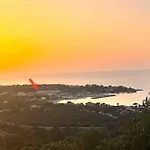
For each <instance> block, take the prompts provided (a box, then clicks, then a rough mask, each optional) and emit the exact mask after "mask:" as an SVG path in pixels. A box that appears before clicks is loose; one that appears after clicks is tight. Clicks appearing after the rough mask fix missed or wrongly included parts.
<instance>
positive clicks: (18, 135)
mask: <svg viewBox="0 0 150 150" xmlns="http://www.w3.org/2000/svg"><path fill="white" fill-rule="evenodd" d="M149 118H150V112H149V111H145V112H143V113H142V114H138V115H134V117H132V118H131V119H129V120H128V121H126V122H125V123H124V124H123V125H121V126H120V127H119V128H118V130H117V131H116V134H115V135H114V134H112V130H113V129H111V130H105V129H94V128H93V129H89V130H85V129H78V128H64V129H60V128H53V129H52V130H45V129H39V128H30V129H27V128H21V127H19V126H16V125H13V126H12V125H4V124H1V125H0V128H1V131H0V148H1V149H3V150H127V149H128V150H149V149H150V141H149V139H150V119H149Z"/></svg>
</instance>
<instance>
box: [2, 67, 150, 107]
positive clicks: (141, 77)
mask: <svg viewBox="0 0 150 150" xmlns="http://www.w3.org/2000/svg"><path fill="white" fill-rule="evenodd" d="M30 78H32V79H33V80H34V81H35V82H36V83H37V84H69V85H86V84H97V85H106V86H109V85H112V86H113V85H114V86H119V85H122V86H126V87H132V88H136V89H142V90H143V91H140V92H137V93H133V94H118V95H117V96H115V97H107V98H100V99H91V98H86V99H78V100H69V101H72V102H73V103H84V104H85V103H87V102H89V101H90V102H93V103H97V102H100V103H106V104H110V105H117V103H119V104H120V105H127V106H131V105H132V104H133V103H135V102H136V103H139V104H141V103H142V101H143V100H144V99H145V98H146V96H148V93H149V92H150V70H149V69H145V70H122V71H121V70H119V71H118V70H116V71H93V72H76V73H57V74H48V73H46V72H42V73H40V74H35V75H31V76H30ZM5 80H6V79H5ZM5 80H4V79H3V78H2V79H0V82H1V84H2V83H4V82H5ZM6 81H7V82H9V83H10V84H12V83H13V84H16V83H18V84H29V81H28V77H27V76H23V77H22V78H20V79H19V78H17V79H16V80H15V79H13V76H11V78H9V79H7V80H6ZM66 102H68V100H63V101H60V103H66Z"/></svg>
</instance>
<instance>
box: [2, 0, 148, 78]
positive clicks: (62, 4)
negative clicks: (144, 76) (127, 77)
mask: <svg viewBox="0 0 150 150" xmlns="http://www.w3.org/2000/svg"><path fill="white" fill-rule="evenodd" d="M0 13H1V15H0V22H1V23H0V53H1V55H0V73H1V76H7V75H8V74H13V73H15V72H21V73H22V74H26V75H28V74H29V75H32V74H38V73H41V72H44V73H45V74H49V73H56V72H76V71H77V72H80V71H93V70H105V69H106V70H109V69H132V68H135V69H137V68H150V67H149V63H150V59H149V58H150V42H149V41H150V2H149V1H146V0H145V1H143V0H132V2H131V1H129V0H126V1H120V0H103V1H100V0H71V1H70V0H1V1H0ZM18 76H19V75H18Z"/></svg>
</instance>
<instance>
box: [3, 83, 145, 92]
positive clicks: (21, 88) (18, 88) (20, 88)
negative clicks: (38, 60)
mask: <svg viewBox="0 0 150 150" xmlns="http://www.w3.org/2000/svg"><path fill="white" fill-rule="evenodd" d="M38 87H39V88H38V89H39V90H38V91H47V90H60V91H62V92H73V93H78V92H83V91H85V92H99V93H135V92H137V91H142V89H134V88H131V87H125V86H112V85H109V86H104V85H96V84H92V85H89V84H87V85H85V86H84V85H65V84H38ZM33 91H35V90H34V89H33V88H32V86H31V85H0V93H2V92H33Z"/></svg>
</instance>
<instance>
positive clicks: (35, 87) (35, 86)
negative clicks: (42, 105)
mask: <svg viewBox="0 0 150 150" xmlns="http://www.w3.org/2000/svg"><path fill="white" fill-rule="evenodd" d="M29 81H30V82H31V84H32V87H33V88H34V89H35V90H37V89H38V86H37V84H35V83H34V82H33V80H32V79H29Z"/></svg>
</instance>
